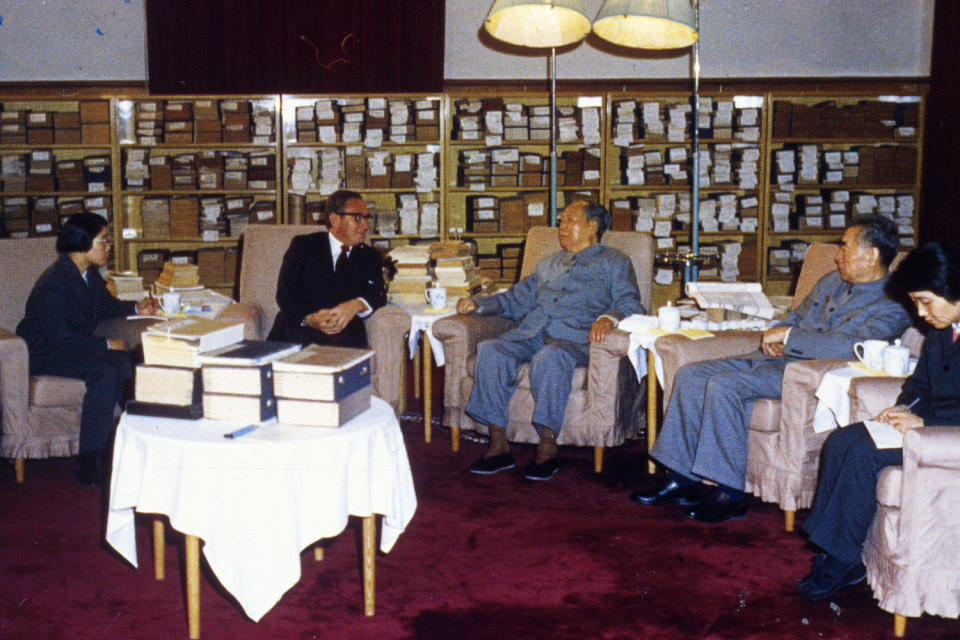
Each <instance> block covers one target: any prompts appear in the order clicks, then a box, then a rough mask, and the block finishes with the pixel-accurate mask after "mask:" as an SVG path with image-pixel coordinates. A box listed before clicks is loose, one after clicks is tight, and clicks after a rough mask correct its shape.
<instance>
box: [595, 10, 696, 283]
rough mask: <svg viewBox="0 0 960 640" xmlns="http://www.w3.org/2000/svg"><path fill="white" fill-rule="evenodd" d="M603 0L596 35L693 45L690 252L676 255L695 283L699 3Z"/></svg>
mask: <svg viewBox="0 0 960 640" xmlns="http://www.w3.org/2000/svg"><path fill="white" fill-rule="evenodd" d="M692 2H693V5H692V6H691V0H604V3H603V6H601V7H600V11H599V12H598V13H597V17H596V18H594V21H593V32H594V33H595V34H597V35H598V36H599V37H601V38H603V39H604V40H607V41H608V42H612V43H614V44H617V45H620V46H622V47H630V48H634V49H682V48H686V47H689V46H691V45H692V46H693V51H692V53H693V112H692V120H693V127H692V128H693V180H692V185H693V187H692V194H691V195H692V197H691V201H692V202H691V209H692V211H691V212H690V214H691V227H692V229H691V232H690V253H688V254H685V255H678V256H677V260H676V263H677V264H678V265H680V264H682V265H683V268H684V282H696V280H697V267H698V266H699V264H700V260H701V258H700V128H699V126H698V125H697V120H698V113H697V112H698V108H699V104H700V38H699V31H700V2H699V0H692Z"/></svg>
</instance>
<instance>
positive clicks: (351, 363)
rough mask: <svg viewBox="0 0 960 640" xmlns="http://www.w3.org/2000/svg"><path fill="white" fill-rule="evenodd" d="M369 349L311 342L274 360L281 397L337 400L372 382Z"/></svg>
mask: <svg viewBox="0 0 960 640" xmlns="http://www.w3.org/2000/svg"><path fill="white" fill-rule="evenodd" d="M371 356H373V351H372V350H370V349H353V348H349V347H330V346H321V345H315V344H312V345H309V346H307V347H305V348H304V349H303V350H302V351H299V352H298V353H295V354H293V355H289V356H287V357H285V358H281V359H280V360H276V361H274V362H273V376H274V377H273V390H274V393H275V394H276V396H277V397H278V398H289V399H297V400H320V401H328V402H336V401H339V400H342V399H344V398H346V397H348V396H349V395H351V394H352V393H355V392H357V391H359V390H361V389H363V388H364V387H368V386H370V358H371Z"/></svg>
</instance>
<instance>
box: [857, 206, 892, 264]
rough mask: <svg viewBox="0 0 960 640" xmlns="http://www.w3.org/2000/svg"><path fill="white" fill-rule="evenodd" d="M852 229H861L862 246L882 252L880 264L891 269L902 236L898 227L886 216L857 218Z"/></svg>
mask: <svg viewBox="0 0 960 640" xmlns="http://www.w3.org/2000/svg"><path fill="white" fill-rule="evenodd" d="M850 226H851V227H860V236H859V239H860V244H861V246H862V245H864V244H867V245H870V246H871V247H876V248H877V251H879V252H880V262H882V263H883V266H885V267H889V266H890V263H891V262H893V259H894V258H896V257H897V247H898V246H899V244H900V236H899V235H898V234H897V225H896V224H894V222H893V220H891V219H890V218H888V217H886V216H881V215H873V216H857V217H856V218H854V219H853V221H852V222H850Z"/></svg>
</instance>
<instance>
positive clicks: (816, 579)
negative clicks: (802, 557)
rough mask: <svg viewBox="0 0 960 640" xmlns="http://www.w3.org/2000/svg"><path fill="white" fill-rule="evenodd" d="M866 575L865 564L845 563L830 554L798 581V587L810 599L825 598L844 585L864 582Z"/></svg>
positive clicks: (801, 593)
mask: <svg viewBox="0 0 960 640" xmlns="http://www.w3.org/2000/svg"><path fill="white" fill-rule="evenodd" d="M866 577H867V569H866V567H864V566H863V564H861V563H859V562H858V563H856V564H843V563H841V562H840V561H838V560H836V559H835V558H832V557H829V556H828V557H827V558H826V559H825V560H824V562H823V563H821V564H820V566H819V567H818V568H816V569H815V570H814V571H811V572H810V575H808V576H807V577H806V578H804V579H803V580H801V581H800V582H798V583H797V589H798V590H799V591H800V595H802V596H803V597H804V598H807V599H808V600H823V599H824V598H829V597H830V596H832V595H833V594H835V593H836V592H837V591H840V589H843V588H844V587H849V586H851V585H855V584H857V583H858V582H862V581H863V580H864V579H865V578H866Z"/></svg>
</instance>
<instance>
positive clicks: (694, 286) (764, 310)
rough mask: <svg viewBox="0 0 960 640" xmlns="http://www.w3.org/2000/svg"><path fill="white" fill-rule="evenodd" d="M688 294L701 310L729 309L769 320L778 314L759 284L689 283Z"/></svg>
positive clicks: (687, 286)
mask: <svg viewBox="0 0 960 640" xmlns="http://www.w3.org/2000/svg"><path fill="white" fill-rule="evenodd" d="M686 293H687V295H688V296H690V297H691V298H693V299H694V300H696V301H697V304H698V305H699V306H700V308H701V309H729V310H731V311H738V312H740V313H742V314H745V315H748V316H757V317H760V318H765V319H767V320H770V319H772V318H773V316H774V314H775V313H776V310H775V309H774V308H773V305H772V304H770V300H768V299H767V296H766V295H765V294H764V293H763V291H762V289H761V287H760V283H759V282H688V283H687V285H686Z"/></svg>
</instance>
